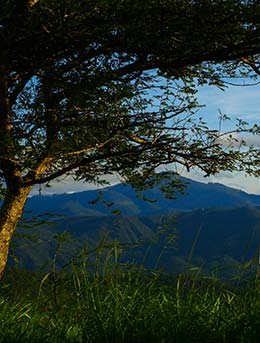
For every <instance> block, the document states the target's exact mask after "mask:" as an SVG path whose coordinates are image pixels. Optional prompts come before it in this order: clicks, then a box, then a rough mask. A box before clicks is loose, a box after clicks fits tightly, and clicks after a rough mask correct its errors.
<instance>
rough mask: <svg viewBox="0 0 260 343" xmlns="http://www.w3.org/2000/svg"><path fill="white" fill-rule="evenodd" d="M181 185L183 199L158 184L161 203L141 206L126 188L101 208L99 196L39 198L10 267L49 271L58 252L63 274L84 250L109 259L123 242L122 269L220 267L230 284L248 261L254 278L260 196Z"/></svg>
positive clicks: (116, 189)
mask: <svg viewBox="0 0 260 343" xmlns="http://www.w3.org/2000/svg"><path fill="white" fill-rule="evenodd" d="M182 181H183V182H185V183H187V188H186V190H185V192H186V194H179V195H178V197H177V199H174V200H170V199H166V198H165V197H164V196H163V195H162V193H161V192H160V186H161V185H158V186H157V187H155V188H153V189H151V190H148V191H145V192H144V195H145V197H148V198H151V199H156V200H157V201H156V202H151V201H144V200H143V199H142V197H137V195H136V192H135V191H134V190H133V188H132V187H130V186H129V185H126V186H124V185H121V184H119V185H116V186H112V187H107V188H104V189H103V190H102V191H103V196H102V197H101V198H100V199H99V200H98V201H96V200H97V198H99V197H100V193H99V191H85V192H79V193H74V194H60V195H52V196H34V197H32V198H30V199H29V200H28V203H27V206H26V215H25V218H24V221H22V222H21V223H20V227H19V228H18V229H17V232H16V234H15V237H14V240H13V242H12V245H11V248H12V250H11V254H10V259H9V265H10V264H13V263H14V259H15V257H17V258H18V259H19V260H20V266H21V267H25V268H29V269H31V270H39V269H40V268H42V270H49V269H50V265H51V263H52V260H53V257H54V256H55V254H56V253H57V258H56V264H57V268H61V267H62V266H64V265H65V264H66V263H68V261H69V260H70V259H71V258H72V257H73V256H75V255H77V254H79V253H80V251H81V250H82V248H83V246H84V244H87V251H92V250H95V248H97V247H98V246H100V247H101V248H102V249H103V253H104V252H109V251H110V252H111V245H113V244H114V242H115V241H118V242H119V243H120V250H122V261H123V262H129V261H135V263H143V262H144V263H145V266H146V267H148V268H154V267H155V266H157V267H159V268H161V269H162V270H164V271H166V272H170V273H177V272H183V271H185V272H187V271H188V270H191V268H193V269H194V268H195V269H196V268H203V271H204V272H205V273H211V272H212V270H214V269H216V267H219V266H222V267H223V268H224V269H222V270H221V276H223V277H230V276H231V275H234V274H236V275H237V274H240V273H242V272H245V270H244V265H245V264H246V263H247V264H248V261H250V260H251V261H252V266H253V268H254V272H255V271H256V269H257V268H258V266H257V263H256V262H257V254H258V249H259V244H260V196H257V195H252V194H247V193H246V192H243V191H239V190H236V189H233V188H229V187H226V186H224V185H221V184H216V183H208V184H203V183H200V182H196V181H192V180H189V179H185V178H182ZM117 210H120V214H118V212H117ZM113 212H114V213H113ZM38 215H39V217H37V216H38ZM34 216H35V217H34ZM64 231H65V232H67V234H68V235H70V236H71V239H67V238H69V236H68V235H66V234H65V235H64V234H63V232H64ZM57 247H59V249H58V252H57ZM55 249H56V250H55ZM102 249H101V250H102ZM55 251H56V253H55ZM96 257H97V255H96V253H95V251H94V252H92V253H90V254H89V255H88V261H89V264H90V265H93V264H94V263H95V259H96ZM103 257H104V255H103ZM249 265H250V263H249ZM249 269H250V268H249Z"/></svg>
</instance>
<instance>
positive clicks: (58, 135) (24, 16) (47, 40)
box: [0, 0, 260, 275]
mask: <svg viewBox="0 0 260 343" xmlns="http://www.w3.org/2000/svg"><path fill="white" fill-rule="evenodd" d="M259 17H260V6H259V5H258V4H257V2H254V1H243V2H241V1H234V0H232V1H225V2H222V1H209V0H208V1H207V0H205V1H202V2H201V1H198V2H197V1H188V0H187V1H178V0H168V1H166V0H165V1H161V0H147V1H145V2H141V1H138V0H121V1H118V0H116V1H115V0H81V1H70V0H63V1H57V0H55V1H54V0H34V1H33V0H30V1H29V0H28V1H25V0H16V1H14V0H5V1H1V14H0V42H1V44H0V46H1V50H0V179H1V183H2V193H3V196H4V201H3V204H2V208H1V211H0V274H1V275H2V273H3V271H4V269H5V265H6V261H7V256H8V250H9V245H10V240H11V238H12V235H13V233H14V230H15V228H16V226H17V223H18V221H19V220H20V218H21V216H22V212H23V208H24V205H25V202H26V199H27V197H28V195H29V193H30V191H31V189H32V187H33V186H34V185H36V184H45V183H48V182H50V181H52V180H54V179H55V178H57V177H59V176H62V175H73V176H74V177H75V178H76V179H78V180H79V179H83V180H86V181H95V182H102V178H103V175H106V174H108V173H114V172H116V173H118V174H119V175H121V176H122V177H125V178H126V179H127V180H129V181H130V182H132V183H133V184H135V185H138V184H139V185H140V184H145V183H146V182H148V181H149V182H150V181H151V180H153V179H152V178H151V176H153V175H155V174H156V167H158V166H159V165H164V164H165V165H167V164H170V163H178V164H180V165H183V166H185V167H186V168H187V169H189V168H191V167H194V166H198V167H199V168H201V169H202V170H204V171H205V173H206V174H207V175H210V174H213V173H216V172H218V171H219V170H233V169H234V168H235V167H236V168H238V169H241V170H246V171H247V172H251V173H252V172H255V173H256V174H257V173H258V170H257V167H258V165H259V161H258V160H257V151H256V150H255V149H254V148H250V149H249V151H246V150H245V149H242V150H239V149H237V148H236V146H234V145H232V144H231V145H229V146H226V145H223V144H222V142H221V139H220V133H219V132H218V131H217V130H209V129H208V128H207V126H206V124H205V123H204V122H203V121H202V120H198V121H197V122H196V121H195V119H193V118H194V113H195V112H196V109H197V107H198V104H197V102H196V99H195V93H196V85H198V84H205V83H211V84H215V85H217V86H219V87H222V86H223V81H222V79H221V78H222V77H223V76H225V75H231V76H234V75H235V74H237V73H240V74H242V73H245V74H248V73H249V69H247V66H248V64H244V66H245V67H244V69H241V67H242V63H243V60H245V59H246V58H248V57H250V56H251V57H252V56H256V55H257V54H258V53H259V52H260V38H259V37H260V36H259V22H260V21H259ZM251 67H252V66H249V68H250V69H251ZM242 124H243V123H242ZM237 130H238V131H242V130H247V131H250V132H253V133H257V132H258V127H256V126H255V127H254V128H252V129H245V128H244V127H242V126H239V128H238V129H237ZM149 182H148V183H149Z"/></svg>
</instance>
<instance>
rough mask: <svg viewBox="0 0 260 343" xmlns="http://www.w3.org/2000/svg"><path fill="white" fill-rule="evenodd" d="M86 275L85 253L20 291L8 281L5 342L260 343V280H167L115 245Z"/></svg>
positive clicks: (2, 321)
mask: <svg viewBox="0 0 260 343" xmlns="http://www.w3.org/2000/svg"><path fill="white" fill-rule="evenodd" d="M112 262H113V263H112ZM87 270H88V255H87V253H86V252H85V251H83V253H82V254H81V256H79V257H78V258H75V259H74V260H72V261H71V263H70V265H68V266H67V267H66V268H64V270H62V271H60V272H57V273H56V272H54V271H52V272H51V273H47V274H45V275H44V276H42V277H41V278H40V279H38V282H36V280H37V278H36V277H35V280H34V281H33V282H32V285H31V287H32V288H31V289H29V286H27V289H24V290H23V292H21V293H20V294H19V292H18V291H17V289H19V285H17V284H16V285H15V284H14V283H12V284H10V283H9V286H8V282H7V281H6V283H3V284H2V296H1V297H0V332H1V335H0V342H15V343H16V342H20V343H22V342H35V343H37V342H54V343H55V342H57V343H58V342H62V343H66V342H82V343H83V342H84V343H85V342H129V343H130V342H131V343H134V342H158V343H159V342H160V343H161V342H180V343H185V342H189V343H191V342H201V343H204V342H207V343H208V342H218V343H221V342H228V343H230V342H259V340H260V282H259V280H258V277H257V276H256V277H255V279H252V280H251V282H250V283H249V284H248V287H247V288H242V289H240V288H234V287H231V286H226V285H224V284H222V283H220V282H219V281H217V280H216V279H214V278H207V279H206V278H204V277H203V276H200V275H197V276H187V275H182V274H180V275H179V276H178V277H176V278H172V280H170V279H169V280H168V281H167V282H165V278H164V279H162V278H161V276H160V273H159V272H158V273H157V272H149V271H147V270H145V269H144V268H143V267H142V266H135V265H132V266H130V267H127V266H125V265H122V264H121V263H120V261H119V252H118V247H117V246H116V245H115V246H114V247H112V248H111V249H110V250H108V251H107V253H106V254H105V256H103V257H102V256H101V254H97V258H96V268H95V270H94V271H93V270H92V272H88V271H87ZM27 275H28V274H27ZM25 277H26V276H25ZM27 277H28V276H27ZM27 281H28V280H27ZM19 282H21V280H20V281H19ZM21 287H22V285H21ZM18 294H19V295H18Z"/></svg>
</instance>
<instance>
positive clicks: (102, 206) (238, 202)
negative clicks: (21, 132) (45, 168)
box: [26, 177, 260, 216]
mask: <svg viewBox="0 0 260 343" xmlns="http://www.w3.org/2000/svg"><path fill="white" fill-rule="evenodd" d="M181 179H182V181H183V182H184V183H185V184H187V188H186V189H185V194H176V199H174V200H170V199H166V198H165V197H164V195H163V194H162V193H161V191H160V189H159V186H155V187H154V188H153V189H151V190H148V191H145V192H144V195H145V196H146V197H148V198H151V199H156V202H149V201H144V200H143V199H142V198H140V197H137V194H136V192H135V190H134V189H133V188H132V187H131V186H130V185H126V186H125V185H122V184H118V185H115V186H111V187H107V188H104V189H102V192H103V197H101V199H100V200H99V201H97V202H96V203H95V204H94V205H93V204H91V203H93V202H95V199H97V198H98V197H99V196H100V194H99V192H100V191H99V190H89V191H83V192H77V193H73V194H56V195H48V196H40V195H36V196H33V197H31V198H29V199H28V202H27V205H26V211H32V213H41V212H49V213H58V214H65V215H68V216H70V215H74V216H104V215H111V213H112V212H113V211H117V210H119V211H120V212H121V213H122V214H127V215H141V214H155V213H157V214H160V213H170V212H172V211H177V210H178V211H186V210H194V209H200V208H234V207H241V206H260V195H254V194H248V193H246V192H244V191H240V190H237V189H234V188H230V187H227V186H224V185H222V184H219V183H208V184H205V183H201V182H198V181H193V180H191V179H187V178H183V177H182V178H181Z"/></svg>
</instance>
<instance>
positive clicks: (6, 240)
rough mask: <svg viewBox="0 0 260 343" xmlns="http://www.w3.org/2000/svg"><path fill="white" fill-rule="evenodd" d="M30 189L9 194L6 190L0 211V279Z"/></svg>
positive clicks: (21, 189)
mask: <svg viewBox="0 0 260 343" xmlns="http://www.w3.org/2000/svg"><path fill="white" fill-rule="evenodd" d="M31 189H32V187H31V186H30V187H23V188H19V189H18V190H16V192H15V193H14V192H11V191H10V190H7V194H6V196H5V199H4V202H3V205H2V207H1V210H0V279H1V278H2V276H3V273H4V270H5V267H6V263H7V258H8V252H9V247H10V242H11V239H12V236H13V233H14V231H15V228H16V226H17V224H18V222H19V220H20V218H21V216H22V213H23V209H24V206H25V203H26V199H27V197H28V195H29V193H30V191H31Z"/></svg>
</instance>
